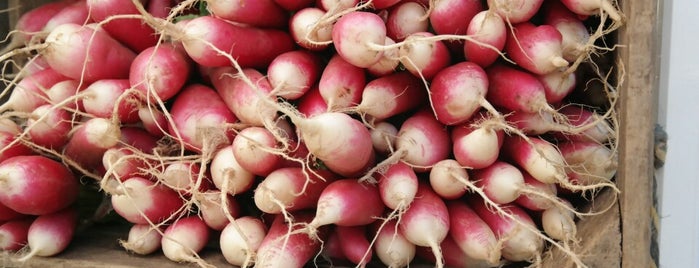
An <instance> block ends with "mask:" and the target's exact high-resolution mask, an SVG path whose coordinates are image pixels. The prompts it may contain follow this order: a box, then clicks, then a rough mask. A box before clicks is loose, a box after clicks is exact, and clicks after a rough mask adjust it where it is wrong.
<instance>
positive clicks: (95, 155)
mask: <svg viewBox="0 0 699 268" xmlns="http://www.w3.org/2000/svg"><path fill="white" fill-rule="evenodd" d="M120 138H121V130H120V128H119V126H118V125H117V124H115V123H113V122H112V121H110V120H109V119H105V118H92V119H89V120H87V121H86V122H84V123H82V124H81V125H79V126H77V127H75V128H74V129H73V132H72V134H71V136H70V138H69V140H68V143H67V144H66V145H65V147H63V155H64V156H65V157H67V158H68V159H69V160H71V161H73V163H74V164H76V165H78V166H79V167H80V168H83V169H85V170H88V171H92V170H94V169H95V168H97V167H99V166H100V165H101V164H102V156H103V154H104V152H106V151H107V150H108V149H109V148H112V147H115V146H116V145H117V144H119V141H120Z"/></svg>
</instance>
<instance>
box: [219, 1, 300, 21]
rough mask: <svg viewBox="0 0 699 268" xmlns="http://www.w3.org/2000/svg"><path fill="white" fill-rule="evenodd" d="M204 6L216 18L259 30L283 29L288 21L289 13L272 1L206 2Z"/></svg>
mask: <svg viewBox="0 0 699 268" xmlns="http://www.w3.org/2000/svg"><path fill="white" fill-rule="evenodd" d="M206 4H207V5H206V8H207V9H208V10H209V12H211V14H213V15H214V16H216V17H219V18H222V19H225V20H228V21H234V22H239V23H242V24H247V25H251V26H255V27H260V28H284V27H286V26H287V21H288V20H289V13H288V12H287V11H286V10H284V9H283V8H282V7H280V6H279V5H277V3H275V1H273V0H258V1H253V2H242V1H227V0H206Z"/></svg>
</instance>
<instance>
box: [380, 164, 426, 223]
mask: <svg viewBox="0 0 699 268" xmlns="http://www.w3.org/2000/svg"><path fill="white" fill-rule="evenodd" d="M376 176H378V177H379V178H378V181H379V183H378V186H379V193H380V194H381V200H382V201H383V203H384V205H386V207H388V208H390V209H393V210H397V211H399V212H401V211H404V210H405V209H407V208H408V207H409V206H410V203H412V202H413V200H414V199H415V194H416V193H417V186H418V178H417V174H415V171H414V170H413V169H412V168H411V167H410V166H408V165H407V164H405V163H403V162H400V161H399V162H396V163H395V164H392V165H390V166H389V167H388V168H387V169H386V171H385V172H379V174H377V175H376Z"/></svg>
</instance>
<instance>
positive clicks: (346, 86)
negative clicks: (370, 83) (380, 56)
mask: <svg viewBox="0 0 699 268" xmlns="http://www.w3.org/2000/svg"><path fill="white" fill-rule="evenodd" d="M365 75H366V74H365V73H364V69H362V68H360V67H357V66H354V65H353V64H352V63H350V62H348V61H346V60H345V59H344V58H343V57H342V56H339V55H335V56H333V57H332V58H331V59H330V62H328V65H327V66H325V69H323V73H322V74H321V76H320V81H319V82H318V89H319V90H320V95H321V96H323V100H325V102H326V103H327V104H328V109H329V110H330V111H337V110H342V109H344V108H348V107H351V106H355V105H357V104H358V103H359V102H360V101H361V98H362V91H363V90H364V87H365V86H366V78H365Z"/></svg>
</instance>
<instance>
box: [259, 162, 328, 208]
mask: <svg viewBox="0 0 699 268" xmlns="http://www.w3.org/2000/svg"><path fill="white" fill-rule="evenodd" d="M334 177H335V176H334V175H332V174H331V173H330V172H327V171H322V170H312V171H311V170H304V169H302V168H295V167H288V168H279V169H277V170H275V171H272V172H271V173H270V174H269V175H267V176H266V177H265V179H264V180H262V182H261V183H260V184H259V185H257V187H256V188H255V195H254V201H255V206H256V207H257V208H258V209H260V210H261V211H263V212H265V213H270V214H278V213H286V212H291V211H297V210H302V209H310V208H313V207H315V206H316V205H317V204H318V198H320V195H321V193H322V192H323V190H324V189H325V188H326V187H327V186H328V185H329V184H330V183H331V182H333V181H334V180H335V178H334Z"/></svg>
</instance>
